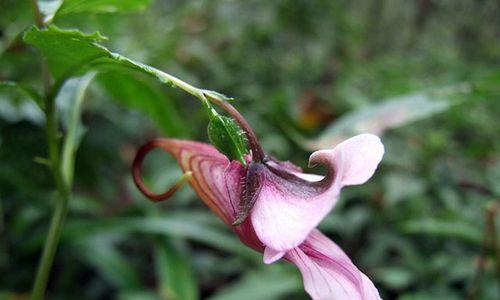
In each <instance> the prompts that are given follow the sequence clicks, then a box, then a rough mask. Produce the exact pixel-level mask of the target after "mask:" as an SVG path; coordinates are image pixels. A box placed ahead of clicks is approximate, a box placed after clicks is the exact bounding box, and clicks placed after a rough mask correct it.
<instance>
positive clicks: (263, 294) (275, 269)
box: [209, 265, 302, 300]
mask: <svg viewBox="0 0 500 300" xmlns="http://www.w3.org/2000/svg"><path fill="white" fill-rule="evenodd" d="M301 289H302V284H301V281H300V277H299V274H298V271H297V270H291V268H289V266H286V267H283V266H280V265H272V266H266V269H265V270H262V271H252V272H249V273H248V274H247V275H245V276H244V277H243V278H242V279H240V280H239V281H237V282H236V283H234V284H231V285H228V286H226V287H224V288H223V289H222V290H220V291H219V292H218V293H216V294H215V295H214V296H212V297H210V298H209V299H210V300H232V299H238V300H253V299H266V300H274V299H276V300H278V299H286V296H287V295H292V294H294V293H296V292H297V291H300V290H301Z"/></svg>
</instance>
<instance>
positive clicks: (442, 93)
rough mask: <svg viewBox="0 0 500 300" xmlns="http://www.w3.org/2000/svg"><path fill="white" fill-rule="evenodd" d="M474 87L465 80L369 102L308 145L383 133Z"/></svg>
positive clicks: (321, 145)
mask: <svg viewBox="0 0 500 300" xmlns="http://www.w3.org/2000/svg"><path fill="white" fill-rule="evenodd" d="M470 91H471V89H470V86H469V85H468V84H461V85H457V86H453V87H450V88H443V89H436V90H433V91H426V92H417V93H411V94H407V95H402V96H398V97H394V98H390V99H388V100H385V101H382V102H379V103H375V104H372V105H369V106H366V107H364V108H362V109H360V110H357V111H354V112H351V113H348V114H346V115H344V116H342V117H341V118H340V119H339V120H338V121H336V122H334V123H332V124H331V125H330V126H328V127H327V128H326V129H325V130H324V131H323V133H322V134H321V135H320V136H319V137H318V138H316V139H313V140H310V141H308V142H306V145H307V146H306V147H307V148H308V149H311V150H317V149H325V148H331V147H333V146H334V145H336V144H338V143H340V142H341V141H343V140H345V139H347V138H349V137H351V136H353V135H357V134H360V133H373V134H378V135H381V134H382V133H383V132H385V131H386V130H388V129H391V128H396V127H399V126H403V125H406V124H409V123H411V122H415V121H418V120H421V119H424V118H428V117H430V116H432V115H434V114H437V113H439V112H442V111H444V110H446V109H448V108H449V107H450V106H451V104H452V103H453V101H452V100H453V99H452V97H453V96H456V95H460V94H464V93H469V92H470Z"/></svg>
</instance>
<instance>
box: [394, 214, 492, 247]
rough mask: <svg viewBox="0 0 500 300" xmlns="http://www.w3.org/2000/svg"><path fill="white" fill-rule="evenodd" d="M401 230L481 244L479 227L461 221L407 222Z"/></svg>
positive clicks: (425, 220)
mask: <svg viewBox="0 0 500 300" xmlns="http://www.w3.org/2000/svg"><path fill="white" fill-rule="evenodd" d="M402 228H403V230H404V231H405V232H406V233H414V234H425V235H432V236H442V237H447V238H449V237H454V238H459V239H462V240H465V241H468V242H471V243H474V244H478V245H479V244H481V242H482V230H481V228H480V226H477V225H475V224H470V223H467V222H464V221H461V220H435V219H419V220H409V221H407V222H405V223H404V224H403V225H402Z"/></svg>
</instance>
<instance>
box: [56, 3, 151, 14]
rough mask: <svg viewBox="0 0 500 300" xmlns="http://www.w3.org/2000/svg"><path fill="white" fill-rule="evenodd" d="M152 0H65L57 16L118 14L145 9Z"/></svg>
mask: <svg viewBox="0 0 500 300" xmlns="http://www.w3.org/2000/svg"><path fill="white" fill-rule="evenodd" d="M151 2H152V1H151V0H65V1H64V4H63V5H62V6H61V8H60V9H59V11H58V12H57V16H62V15H67V14H73V13H118V12H133V11H140V10H143V9H145V8H146V7H148V6H149V4H151Z"/></svg>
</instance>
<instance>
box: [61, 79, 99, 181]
mask: <svg viewBox="0 0 500 300" xmlns="http://www.w3.org/2000/svg"><path fill="white" fill-rule="evenodd" d="M94 76H95V72H92V73H88V74H86V75H84V76H83V77H82V78H80V79H78V80H76V81H77V82H76V84H75V85H74V88H73V89H74V91H73V93H70V95H69V97H68V99H64V100H65V101H67V102H68V103H69V106H68V108H69V109H68V113H67V114H66V116H67V119H66V122H65V123H66V135H65V137H64V144H63V148H62V158H61V172H62V175H63V179H64V181H65V182H66V185H67V186H72V182H73V171H74V166H75V157H76V150H77V149H78V145H79V144H80V140H81V138H82V136H83V132H84V130H83V126H82V124H81V122H80V115H81V112H82V103H83V99H84V96H85V91H86V89H87V87H88V86H89V84H90V82H91V81H92V79H93V78H94ZM68 83H69V82H67V84H68ZM59 95H61V93H59Z"/></svg>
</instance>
